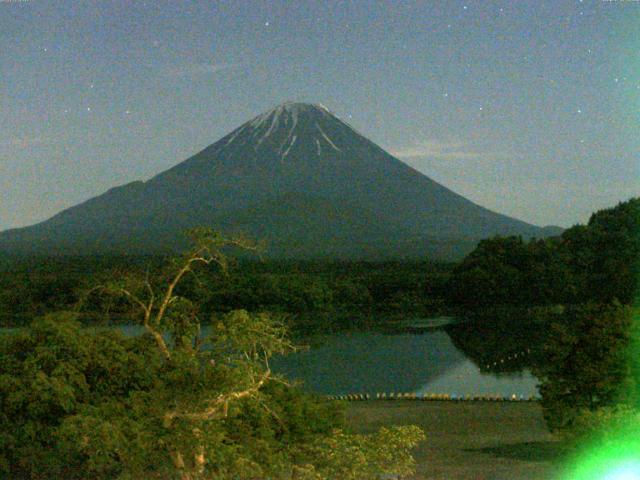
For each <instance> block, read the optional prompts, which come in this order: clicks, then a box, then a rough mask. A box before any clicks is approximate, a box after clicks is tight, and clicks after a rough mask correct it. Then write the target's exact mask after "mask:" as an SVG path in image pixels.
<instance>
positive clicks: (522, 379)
mask: <svg viewBox="0 0 640 480" xmlns="http://www.w3.org/2000/svg"><path fill="white" fill-rule="evenodd" d="M447 323H448V321H447V320H445V319H443V318H436V319H424V320H422V323H421V324H422V325H427V326H429V327H433V328H430V329H428V330H427V331H423V332H422V333H401V334H383V333H377V332H343V333H336V334H332V335H325V336H321V337H313V338H311V339H308V340H304V339H303V340H300V341H298V342H297V343H298V344H302V345H304V344H305V343H308V344H310V345H311V347H310V348H309V349H308V350H303V351H300V352H296V353H292V354H289V355H286V356H281V357H276V358H274V359H272V361H271V366H272V369H273V370H274V371H275V372H277V373H281V374H283V375H285V376H287V377H288V378H289V379H290V380H297V381H300V382H302V384H303V386H304V388H307V389H309V390H311V391H314V392H317V393H321V394H326V395H342V394H348V393H368V394H369V395H372V396H375V394H376V393H382V392H384V393H387V394H389V393H417V394H424V393H446V394H449V395H452V396H453V395H455V396H461V395H464V396H467V395H471V396H475V395H500V396H509V397H510V396H511V395H516V396H518V397H520V396H523V397H525V398H528V397H530V396H536V397H537V396H539V394H538V389H537V386H536V385H537V383H538V381H537V379H536V378H535V377H534V376H532V375H531V374H530V373H528V372H526V371H525V372H523V373H521V374H515V375H494V374H485V373H482V372H480V370H479V368H478V367H477V366H476V365H475V364H474V363H473V362H472V361H471V360H469V359H467V358H466V357H465V355H464V354H463V353H462V352H461V351H460V350H458V349H457V348H456V347H455V346H454V345H453V343H452V342H451V339H450V338H449V336H448V335H447V333H446V332H445V331H444V330H443V329H442V327H443V326H444V325H446V324H447ZM411 325H412V326H416V324H415V323H411ZM118 328H120V329H121V330H122V331H123V332H124V333H126V334H127V335H138V334H140V333H142V331H143V329H142V327H141V326H139V325H130V326H121V327H118ZM207 330H208V328H207V327H205V328H203V334H205V335H206V334H207V333H208V332H207Z"/></svg>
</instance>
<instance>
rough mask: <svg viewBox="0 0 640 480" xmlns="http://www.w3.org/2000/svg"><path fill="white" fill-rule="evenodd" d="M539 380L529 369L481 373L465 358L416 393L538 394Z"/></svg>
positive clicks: (509, 395)
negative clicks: (501, 372) (507, 372)
mask: <svg viewBox="0 0 640 480" xmlns="http://www.w3.org/2000/svg"><path fill="white" fill-rule="evenodd" d="M537 383H538V380H537V379H536V377H534V376H533V375H531V373H530V372H528V371H524V372H522V373H519V374H518V373H514V374H509V375H500V376H498V375H493V374H486V373H482V372H481V371H480V369H479V368H478V367H477V366H476V365H475V364H474V363H473V362H472V361H471V360H465V361H464V362H463V363H462V364H461V365H458V366H457V367H455V368H453V369H450V370H448V371H447V372H446V373H445V374H444V375H443V376H441V377H439V378H436V379H435V380H432V381H430V382H428V383H426V384H425V385H423V386H422V387H421V388H420V389H419V390H418V391H417V393H418V394H420V395H421V394H424V393H448V394H450V395H452V396H456V397H460V396H463V395H464V396H468V395H470V396H475V395H481V396H487V395H488V396H501V397H511V396H512V395H516V396H517V397H518V398H520V397H524V398H529V397H532V396H535V397H539V396H540V395H539V393H538V389H537V388H536V384H537Z"/></svg>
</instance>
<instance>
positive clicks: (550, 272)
mask: <svg viewBox="0 0 640 480" xmlns="http://www.w3.org/2000/svg"><path fill="white" fill-rule="evenodd" d="M639 258H640V198H634V199H631V200H629V201H627V202H624V203H620V204H619V205H617V206H616V207H614V208H610V209H605V210H601V211H599V212H596V213H594V214H593V215H592V216H591V218H590V220H589V223H588V224H587V225H576V226H575V227H572V228H570V229H568V230H566V231H565V232H564V233H563V234H562V235H561V236H560V237H556V238H549V239H546V240H535V239H534V240H530V241H524V240H523V239H522V238H520V237H506V238H504V237H495V238H491V239H488V240H483V241H481V242H480V243H479V245H478V246H477V248H476V249H475V250H474V251H473V252H472V253H471V254H469V255H468V256H467V257H466V258H465V259H464V260H463V261H462V262H461V263H460V264H458V265H457V266H456V267H455V268H454V270H453V274H452V277H451V280H450V282H449V292H450V294H449V300H450V302H451V303H453V304H456V305H459V306H462V307H464V308H466V309H483V308H487V307H493V306H496V305H511V306H520V307H529V306H533V305H554V304H574V303H584V302H599V303H610V302H612V301H614V300H618V301H619V302H621V303H623V304H630V303H632V302H633V301H634V298H635V295H636V293H637V290H638V279H639V278H640V277H639V268H640V263H639V260H638V259H639Z"/></svg>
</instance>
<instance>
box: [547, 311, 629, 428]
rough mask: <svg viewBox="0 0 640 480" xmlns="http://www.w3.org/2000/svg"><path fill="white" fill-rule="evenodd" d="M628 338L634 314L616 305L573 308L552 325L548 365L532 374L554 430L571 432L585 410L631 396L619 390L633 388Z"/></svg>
mask: <svg viewBox="0 0 640 480" xmlns="http://www.w3.org/2000/svg"><path fill="white" fill-rule="evenodd" d="M630 334H631V310H630V308H629V307H623V306H621V305H620V304H617V303H614V304H597V303H590V304H584V305H576V306H571V307H568V308H567V309H566V311H565V312H564V314H563V315H562V316H561V317H559V320H558V321H555V322H553V323H551V324H550V325H549V335H548V336H547V339H546V341H545V344H544V354H545V360H546V361H545V362H544V363H543V364H540V365H538V366H537V368H535V369H534V371H535V374H536V376H537V377H538V378H539V379H540V382H541V384H540V394H541V396H542V406H543V409H544V415H545V419H546V420H547V424H548V425H549V427H550V428H552V429H554V430H556V429H560V430H563V429H567V428H570V427H572V426H573V422H574V420H575V418H576V416H577V415H578V414H579V413H580V411H581V410H589V411H594V410H597V409H599V408H603V407H611V406H613V405H616V404H617V403H619V402H620V401H622V400H623V399H624V397H625V395H626V394H627V393H628V392H622V391H621V389H622V388H623V387H627V388H628V387H630V385H628V383H627V381H628V379H629V374H630V372H629V364H628V361H627V360H628V356H627V355H628V350H627V349H628V347H629V342H630Z"/></svg>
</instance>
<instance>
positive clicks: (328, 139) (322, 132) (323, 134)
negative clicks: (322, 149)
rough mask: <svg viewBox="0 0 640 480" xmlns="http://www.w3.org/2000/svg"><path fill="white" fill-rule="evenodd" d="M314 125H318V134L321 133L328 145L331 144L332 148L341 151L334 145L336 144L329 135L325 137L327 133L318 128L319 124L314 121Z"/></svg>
mask: <svg viewBox="0 0 640 480" xmlns="http://www.w3.org/2000/svg"><path fill="white" fill-rule="evenodd" d="M316 127H318V130H319V131H320V134H321V135H322V137H323V138H324V139H325V140H326V141H327V142H329V145H331V146H332V147H333V149H334V150H336V151H338V152H341V151H342V150H340V149H339V148H338V147H336V145H335V144H334V143H333V142H332V141H331V139H330V138H329V137H327V134H326V133H324V131H323V130H322V128H320V125H318V124H317V123H316Z"/></svg>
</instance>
